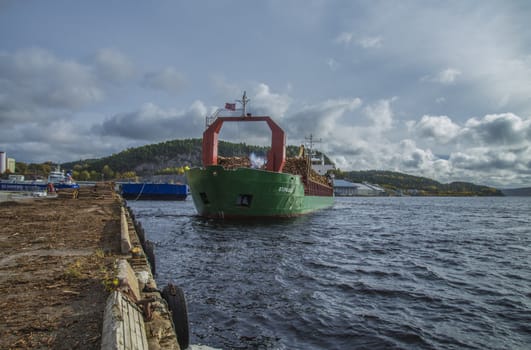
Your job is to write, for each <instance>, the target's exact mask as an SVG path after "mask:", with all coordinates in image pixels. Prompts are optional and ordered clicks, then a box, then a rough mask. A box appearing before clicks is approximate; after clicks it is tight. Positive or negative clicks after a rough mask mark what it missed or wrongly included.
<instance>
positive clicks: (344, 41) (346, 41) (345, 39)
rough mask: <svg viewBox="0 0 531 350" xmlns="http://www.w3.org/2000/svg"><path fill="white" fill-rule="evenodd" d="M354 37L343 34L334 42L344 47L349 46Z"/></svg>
mask: <svg viewBox="0 0 531 350" xmlns="http://www.w3.org/2000/svg"><path fill="white" fill-rule="evenodd" d="M353 37H354V34H352V33H348V32H343V33H341V34H339V35H338V36H337V37H336V38H335V39H334V42H335V43H336V44H342V45H345V46H348V45H349V44H350V42H351V41H352V39H353Z"/></svg>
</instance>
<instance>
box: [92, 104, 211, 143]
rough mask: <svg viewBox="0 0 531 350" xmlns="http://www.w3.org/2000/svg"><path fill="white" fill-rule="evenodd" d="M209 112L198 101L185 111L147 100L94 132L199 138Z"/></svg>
mask: <svg viewBox="0 0 531 350" xmlns="http://www.w3.org/2000/svg"><path fill="white" fill-rule="evenodd" d="M206 114H207V109H206V107H205V106H204V105H203V104H202V103H201V102H198V101H196V102H194V103H193V104H192V106H191V107H190V108H189V109H188V110H186V111H176V110H173V109H168V110H165V109H163V108H161V107H158V106H156V105H154V104H152V103H147V104H144V105H143V106H142V107H141V108H140V109H139V110H137V111H134V112H130V113H122V114H117V115H115V116H113V117H111V118H108V119H106V120H105V121H104V122H103V123H102V124H101V125H97V126H95V127H94V128H93V131H94V132H95V133H99V134H101V135H105V136H120V137H123V138H127V139H135V140H146V141H161V140H166V139H175V138H191V137H198V136H199V135H200V134H201V131H202V128H203V127H204V122H205V120H204V118H205V115H206Z"/></svg>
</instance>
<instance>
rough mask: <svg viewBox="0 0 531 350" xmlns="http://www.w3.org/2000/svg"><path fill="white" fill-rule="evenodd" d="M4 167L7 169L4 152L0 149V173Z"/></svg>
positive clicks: (4, 169) (3, 170) (4, 170)
mask: <svg viewBox="0 0 531 350" xmlns="http://www.w3.org/2000/svg"><path fill="white" fill-rule="evenodd" d="M6 169H7V159H6V152H3V151H0V174H3V173H5V172H6Z"/></svg>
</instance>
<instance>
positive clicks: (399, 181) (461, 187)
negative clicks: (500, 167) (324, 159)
mask: <svg viewBox="0 0 531 350" xmlns="http://www.w3.org/2000/svg"><path fill="white" fill-rule="evenodd" d="M334 174H335V177H336V178H339V179H345V180H348V181H351V182H361V183H363V182H368V183H372V184H378V185H380V186H381V187H382V188H384V189H385V190H386V191H387V193H390V194H406V195H416V196H503V193H502V192H501V191H500V190H498V189H496V188H493V187H488V186H481V185H475V184H473V183H470V182H452V183H449V184H443V183H440V182H437V181H435V180H432V179H429V178H426V177H420V176H413V175H408V174H404V173H399V172H394V171H382V170H368V171H347V172H341V171H334Z"/></svg>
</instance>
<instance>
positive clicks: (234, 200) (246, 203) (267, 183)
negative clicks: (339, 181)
mask: <svg viewBox="0 0 531 350" xmlns="http://www.w3.org/2000/svg"><path fill="white" fill-rule="evenodd" d="M186 176H187V180H188V185H189V186H190V191H191V194H192V199H193V201H194V205H195V207H196V209H197V212H198V213H199V215H200V216H204V217H209V218H220V219H229V218H268V217H270V218H272V217H294V216H299V215H303V214H307V213H310V212H313V211H315V210H319V209H323V208H327V207H329V206H331V205H332V204H333V203H334V197H333V195H332V196H330V195H310V194H305V190H304V184H303V181H302V179H301V176H299V175H292V174H288V173H280V172H273V171H267V170H260V169H252V168H237V169H230V170H229V169H225V168H223V167H222V166H219V165H210V166H206V167H205V168H193V169H190V170H189V171H188V172H187V174H186Z"/></svg>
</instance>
